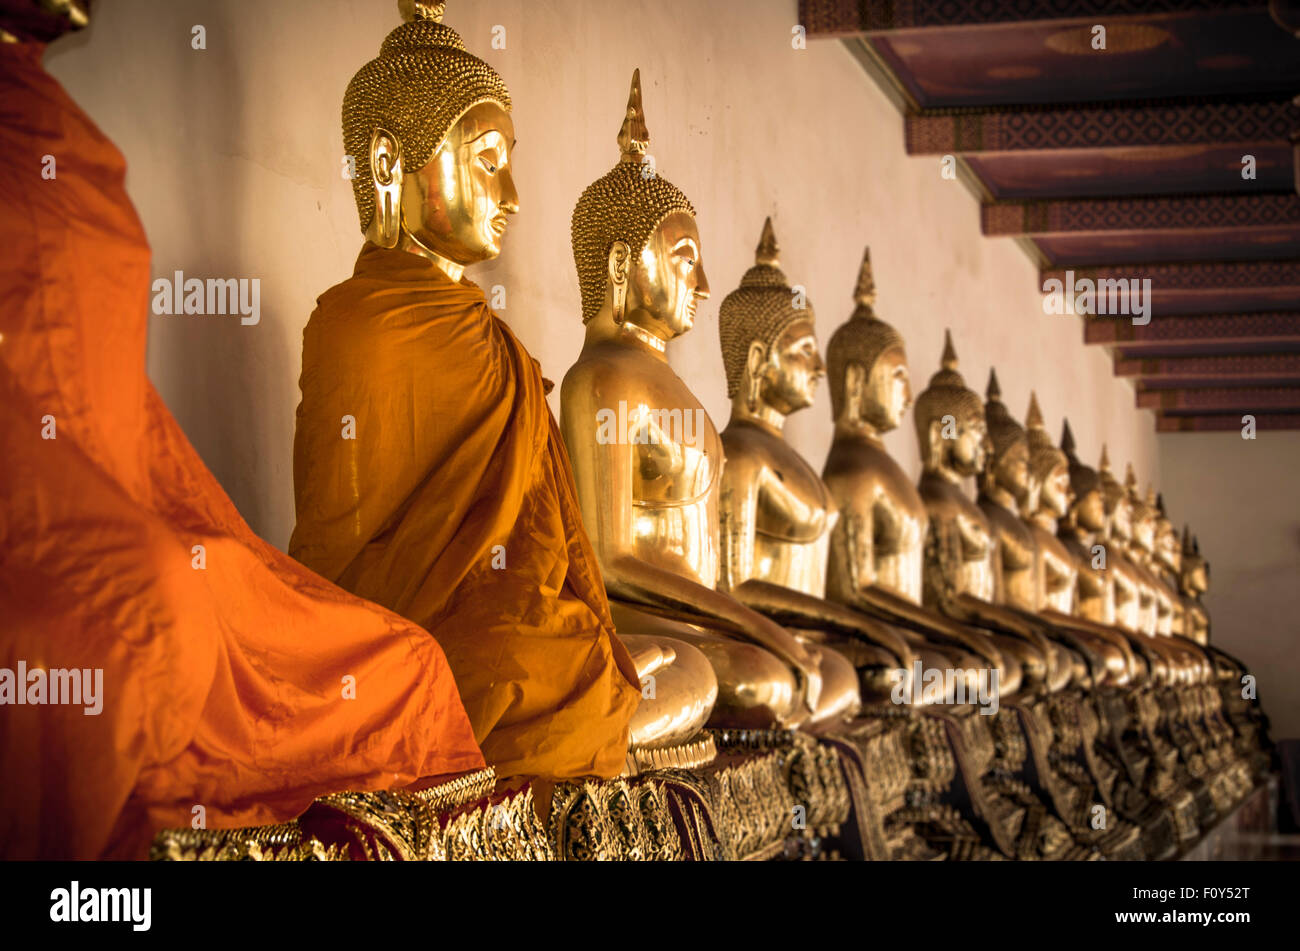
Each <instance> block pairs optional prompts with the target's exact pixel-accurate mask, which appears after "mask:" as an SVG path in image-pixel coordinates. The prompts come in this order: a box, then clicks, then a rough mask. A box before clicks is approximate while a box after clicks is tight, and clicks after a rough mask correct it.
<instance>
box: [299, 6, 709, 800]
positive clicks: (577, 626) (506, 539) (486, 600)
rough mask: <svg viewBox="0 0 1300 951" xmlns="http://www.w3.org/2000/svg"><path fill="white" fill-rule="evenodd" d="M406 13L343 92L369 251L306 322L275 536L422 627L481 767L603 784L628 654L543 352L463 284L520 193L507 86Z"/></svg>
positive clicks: (617, 737)
mask: <svg viewBox="0 0 1300 951" xmlns="http://www.w3.org/2000/svg"><path fill="white" fill-rule="evenodd" d="M401 6H402V8H403V12H404V15H405V17H406V19H407V22H405V23H403V24H402V25H401V26H399V27H398V28H397V29H395V30H393V31H392V33H390V34H389V35H388V37H387V38H386V39H385V40H384V43H383V45H382V47H381V49H380V52H379V55H378V57H377V58H375V59H374V60H372V61H371V62H369V63H367V64H366V65H365V66H363V67H362V68H361V69H360V71H358V72H357V74H356V75H355V76H354V77H353V78H352V81H351V83H349V85H348V89H347V92H346V94H345V96H344V101H343V139H344V145H345V148H346V150H347V153H348V154H349V155H350V156H352V157H353V158H354V159H355V161H356V168H357V175H356V177H355V179H354V180H353V182H352V186H353V191H354V197H355V199H356V205H357V211H358V216H359V219H360V226H361V231H362V233H363V234H364V236H365V244H364V246H363V247H362V250H361V253H360V255H359V257H358V259H357V263H356V266H355V269H354V272H353V275H352V277H351V278H349V279H348V280H346V281H344V282H342V283H341V284H339V285H337V286H335V287H334V288H331V289H330V290H328V291H326V292H325V293H324V294H322V295H321V297H320V298H319V300H318V302H317V308H316V311H315V312H314V313H313V314H312V316H311V319H310V321H309V322H308V324H307V328H306V330H305V331H304V334H303V359H302V376H301V379H300V386H301V390H302V401H301V403H300V404H299V407H298V414H297V427H296V432H295V436H294V488H295V496H296V503H297V516H298V521H297V525H296V527H295V529H294V533H293V538H292V540H291V542H290V552H291V554H293V555H294V557H296V558H297V559H298V560H299V561H301V562H303V563H304V564H306V565H308V566H309V567H311V568H313V569H315V570H316V571H318V572H320V573H321V574H322V575H324V576H325V577H326V578H328V579H329V580H331V581H333V582H335V583H336V584H338V585H339V586H340V587H343V588H345V589H347V590H349V591H351V592H353V593H355V594H358V595H361V596H363V597H365V598H368V599H370V600H372V601H376V602H378V603H380V604H382V605H384V606H385V607H388V608H390V609H392V610H394V611H396V612H397V613H398V614H401V615H403V616H405V617H407V618H410V619H411V620H414V621H416V622H417V623H419V624H420V625H421V626H423V627H424V628H425V629H427V630H428V631H429V632H430V633H431V634H432V635H433V636H434V638H435V639H436V640H437V641H438V643H439V644H441V645H442V648H443V650H444V651H445V653H446V655H447V659H448V661H449V662H450V664H451V667H452V670H453V672H454V673H455V676H456V682H457V684H458V686H459V688H460V694H461V697H462V699H463V701H464V704H465V708H466V711H467V712H468V713H469V716H470V722H471V724H472V726H473V729H474V735H475V738H476V739H477V740H478V742H479V744H480V745H481V746H482V749H483V753H484V755H485V757H486V759H487V761H488V763H489V764H491V765H493V766H495V767H496V770H497V774H498V776H500V777H503V778H505V777H509V776H513V775H528V776H541V777H546V778H555V779H559V778H569V777H578V776H589V775H597V776H607V777H608V776H615V775H618V774H620V773H621V772H622V771H623V770H624V768H625V767H626V756H627V749H628V737H629V724H630V722H631V719H632V717H633V715H634V714H635V713H636V711H637V709H638V706H639V703H640V693H641V691H640V690H639V688H638V675H637V671H636V667H635V664H634V662H633V660H632V658H631V657H630V656H629V654H628V652H627V650H626V649H625V648H624V646H623V645H622V643H621V642H619V641H618V640H617V638H616V637H615V636H614V628H613V622H612V619H611V617H610V614H609V606H608V603H607V601H606V598H605V592H604V588H603V586H602V585H601V582H600V574H599V571H598V567H597V564H596V559H595V555H594V553H593V552H592V549H591V545H590V542H589V541H588V539H587V535H586V533H585V532H584V530H583V525H582V520H581V515H580V511H579V506H578V501H577V497H576V494H575V491H574V486H573V478H572V475H571V472H570V470H569V466H568V462H567V459H566V458H565V454H564V447H563V445H562V443H561V440H560V433H559V428H558V426H557V424H556V422H555V420H554V418H553V417H552V415H551V412H550V409H549V407H548V405H547V402H546V385H545V382H544V381H543V379H542V376H541V372H540V368H539V366H538V364H537V361H535V360H534V359H533V358H532V357H531V356H530V355H529V354H528V352H527V351H526V350H525V349H524V347H523V345H522V344H521V343H520V342H519V340H518V339H517V338H516V337H515V336H514V334H513V333H512V332H511V330H510V328H509V327H508V326H507V325H506V324H505V323H504V322H503V321H502V320H501V319H500V318H499V317H497V316H496V315H495V314H494V313H493V312H492V311H491V309H490V308H489V307H488V305H487V301H486V299H485V298H484V295H483V292H482V290H480V289H479V287H478V286H477V285H475V284H474V283H472V282H470V281H469V280H468V279H466V277H465V271H466V269H467V268H470V267H472V266H474V265H475V264H478V263H480V262H483V261H487V260H490V259H492V258H495V257H497V256H498V255H499V254H500V252H501V248H502V243H503V241H504V238H505V234H506V230H507V225H508V221H509V218H510V216H511V215H513V214H514V213H515V212H516V211H518V208H519V197H518V193H517V191H516V188H515V185H514V178H513V148H514V140H515V134H514V125H513V120H512V118H511V101H510V94H509V91H508V90H507V88H506V84H505V82H504V81H503V80H502V79H501V77H500V76H499V75H498V74H497V73H496V71H495V70H493V69H492V67H490V66H489V65H488V64H487V63H485V62H483V61H482V60H480V59H478V58H477V57H475V56H473V55H472V54H470V53H469V52H467V51H466V49H465V46H464V44H463V43H462V41H461V39H460V37H459V36H458V35H457V34H456V32H455V31H454V30H452V29H451V28H450V27H448V26H447V25H445V24H444V23H442V22H441V16H442V7H443V4H442V3H432V2H424V0H407V2H404V3H403V4H402V5H401ZM647 662H656V661H655V660H654V659H653V658H652V659H651V660H650V661H647ZM660 662H661V661H660ZM697 686H698V692H697V693H696V694H695V698H694V699H693V701H692V704H694V705H697V706H698V705H704V706H707V699H708V692H707V691H708V681H707V677H701V679H700V682H699V684H698V685H697ZM661 696H662V692H661ZM688 706H689V705H688ZM697 719H698V717H697Z"/></svg>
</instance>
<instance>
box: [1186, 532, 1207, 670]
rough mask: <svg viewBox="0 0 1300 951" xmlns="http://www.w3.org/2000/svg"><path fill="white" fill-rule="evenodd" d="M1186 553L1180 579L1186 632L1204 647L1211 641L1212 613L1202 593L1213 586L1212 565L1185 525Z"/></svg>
mask: <svg viewBox="0 0 1300 951" xmlns="http://www.w3.org/2000/svg"><path fill="white" fill-rule="evenodd" d="M1182 545H1183V557H1182V568H1181V570H1180V571H1179V575H1178V583H1179V588H1180V590H1181V591H1182V593H1183V632H1182V633H1183V636H1184V637H1189V638H1191V639H1192V640H1194V641H1196V643H1198V644H1200V645H1201V646H1203V647H1208V646H1209V643H1210V615H1209V612H1208V611H1207V610H1206V609H1205V605H1204V603H1202V600H1201V598H1202V596H1203V595H1204V594H1205V592H1206V591H1208V590H1209V589H1210V566H1209V564H1208V563H1207V562H1206V560H1205V558H1204V557H1203V556H1202V555H1201V546H1200V543H1199V542H1198V541H1197V539H1196V537H1195V536H1194V535H1192V530H1191V528H1189V527H1188V526H1186V525H1184V526H1183V541H1182Z"/></svg>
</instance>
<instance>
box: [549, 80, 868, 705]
mask: <svg viewBox="0 0 1300 951" xmlns="http://www.w3.org/2000/svg"><path fill="white" fill-rule="evenodd" d="M618 143H619V149H620V152H621V153H622V154H621V158H620V160H619V162H618V164H616V165H615V166H614V168H613V169H612V170H610V171H609V172H608V173H607V174H605V175H604V176H602V177H601V178H599V179H597V180H596V181H595V182H594V183H592V184H591V185H590V186H589V187H588V188H587V189H586V191H584V192H583V194H582V197H581V198H580V199H579V200H578V203H577V206H576V207H575V208H574V211H573V255H574V261H575V263H576V265H577V270H578V283H579V288H580V291H581V297H582V310H583V320H584V323H585V324H586V334H585V339H584V342H583V347H582V351H581V353H580V354H579V356H578V360H577V362H576V363H575V364H574V365H573V366H572V367H571V368H570V370H569V372H568V373H567V374H566V375H565V377H564V382H563V384H562V388H561V424H562V428H563V432H564V438H565V441H566V443H567V444H568V449H569V456H570V458H571V460H572V465H573V472H574V478H575V480H576V483H577V488H578V497H579V500H580V502H581V506H582V514H583V519H584V521H585V523H586V524H587V526H588V528H589V529H590V531H591V532H592V534H593V541H594V544H595V550H596V556H597V559H598V561H599V563H600V568H601V573H602V575H603V577H604V581H605V586H606V590H607V591H608V594H609V597H610V601H611V607H612V609H613V616H614V621H615V624H616V626H617V629H618V631H619V635H620V638H621V639H622V640H623V641H624V642H625V643H626V644H628V646H629V648H630V649H631V650H632V651H633V653H634V654H635V653H637V652H639V651H641V650H644V649H651V650H654V649H660V650H661V649H663V648H662V647H657V646H656V645H667V647H669V648H671V649H673V650H677V651H678V652H679V655H680V653H681V651H680V649H679V648H678V647H677V645H678V644H682V645H683V646H691V645H693V646H694V647H696V648H698V650H700V651H702V652H703V654H704V656H706V657H707V659H708V662H709V665H710V666H711V667H712V670H713V672H714V673H715V675H716V678H717V701H716V704H715V705H714V707H713V714H712V717H711V718H710V720H709V722H710V723H711V724H713V725H716V726H734V727H769V726H773V725H775V724H784V725H798V724H800V723H803V722H808V721H810V720H812V721H816V720H819V719H824V718H827V717H834V716H838V715H840V714H842V713H843V712H845V705H844V698H843V697H842V696H839V695H836V694H835V692H834V690H830V691H824V690H823V682H824V680H827V679H829V678H827V677H825V676H824V673H823V660H824V658H823V655H822V653H821V652H820V651H819V650H817V649H816V648H811V647H807V646H805V645H804V644H802V643H800V641H798V640H797V639H796V638H795V637H794V636H793V635H792V634H791V633H790V632H789V631H787V630H786V629H785V628H783V627H781V626H780V625H778V624H777V623H775V622H774V621H772V620H770V619H768V618H767V617H764V616H763V615H762V614H759V613H758V612H756V611H754V610H752V609H751V608H749V607H747V606H745V605H744V604H742V603H741V602H740V601H738V600H737V599H736V598H734V597H733V596H731V595H730V594H727V593H726V592H724V591H719V590H718V588H717V583H718V544H719V517H718V498H719V494H720V491H721V479H720V476H721V471H722V465H723V451H722V442H721V439H720V438H719V436H718V432H717V430H716V429H715V428H714V426H713V423H712V421H711V420H710V419H709V416H708V414H707V413H706V412H705V411H704V408H703V406H702V405H701V404H700V402H699V400H698V399H696V397H695V395H694V394H693V393H692V392H691V390H690V387H688V386H687V385H686V383H685V381H683V380H682V379H681V378H680V377H679V376H678V375H677V374H676V372H674V370H673V368H672V366H671V365H670V364H669V362H668V357H667V352H666V351H667V344H668V342H669V341H670V340H672V339H674V338H677V337H680V336H681V335H683V334H685V333H687V332H688V331H689V330H690V329H691V327H692V326H693V324H694V321H695V312H696V307H697V306H698V303H699V301H700V300H702V299H705V298H707V297H708V295H709V284H708V280H707V278H706V276H705V272H704V262H703V257H702V249H701V243H700V234H699V229H698V227H697V226H696V223H695V209H694V207H693V206H692V205H691V203H690V201H689V200H688V199H687V197H686V196H685V195H684V194H683V193H682V192H681V190H680V189H678V188H677V187H676V186H674V185H672V184H671V183H670V182H669V181H668V180H667V179H666V178H664V177H663V176H662V175H661V174H659V173H657V172H656V171H655V169H654V166H653V165H651V164H650V163H649V162H647V161H644V159H645V157H646V150H647V147H648V144H649V134H648V132H647V130H646V123H645V113H644V111H643V107H642V98H641V82H640V75H639V73H635V74H634V75H633V77H632V89H631V94H630V97H629V100H628V106H627V111H626V114H625V118H624V121H623V125H622V128H621V129H620V130H619V135H618ZM828 662H829V663H834V662H835V661H834V658H829V660H828ZM836 682H837V683H838V681H836Z"/></svg>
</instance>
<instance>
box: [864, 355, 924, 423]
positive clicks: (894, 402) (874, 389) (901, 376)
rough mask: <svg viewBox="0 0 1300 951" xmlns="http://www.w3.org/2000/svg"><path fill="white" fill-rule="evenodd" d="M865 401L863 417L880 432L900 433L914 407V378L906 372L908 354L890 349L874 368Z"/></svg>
mask: <svg viewBox="0 0 1300 951" xmlns="http://www.w3.org/2000/svg"><path fill="white" fill-rule="evenodd" d="M864 395H865V397H866V398H865V399H864V400H863V404H864V405H863V410H864V415H866V413H871V414H872V415H873V416H874V417H875V418H874V419H871V420H869V422H873V423H875V424H876V428H877V429H878V430H880V431H881V432H887V431H889V430H891V429H897V428H898V426H899V424H901V423H902V421H903V414H904V413H906V412H907V411H908V409H909V408H910V407H911V405H912V377H911V374H909V373H908V371H907V354H906V353H904V352H903V348H902V347H890V348H889V349H888V350H886V351H885V352H884V353H882V354H881V355H880V359H878V360H877V361H876V365H875V366H873V367H872V368H871V375H870V376H868V377H867V385H866V392H865V394H864Z"/></svg>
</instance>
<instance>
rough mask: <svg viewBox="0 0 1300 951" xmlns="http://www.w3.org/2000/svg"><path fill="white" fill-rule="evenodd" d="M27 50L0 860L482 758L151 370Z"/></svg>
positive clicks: (6, 520) (439, 656)
mask: <svg viewBox="0 0 1300 951" xmlns="http://www.w3.org/2000/svg"><path fill="white" fill-rule="evenodd" d="M42 49H43V48H42V47H40V46H39V45H37V44H4V45H0V160H2V161H3V164H4V171H3V174H2V175H0V247H3V249H4V252H3V254H0V701H3V704H4V705H2V706H0V777H3V780H2V781H0V857H3V858H5V859H15V858H96V857H117V858H138V857H144V856H145V855H146V854H147V852H148V845H149V841H150V839H151V838H152V836H153V835H154V833H155V832H156V831H157V830H158V829H160V828H164V827H178V826H179V827H190V826H197V825H198V820H199V819H200V818H201V819H202V820H203V822H204V824H206V826H207V827H208V828H228V827H232V826H242V825H254V824H264V823H270V822H280V821H284V820H287V819H290V818H292V817H294V816H296V815H298V814H300V813H301V812H302V811H303V810H304V809H306V807H307V806H309V805H310V804H311V802H312V800H313V799H315V798H316V797H317V796H319V795H322V794H324V793H327V792H334V791H341V790H347V789H353V790H364V789H378V788H391V787H394V786H400V785H407V784H409V783H411V782H414V781H415V780H417V779H419V778H422V777H429V776H446V775H448V774H452V773H460V772H465V771H467V770H472V769H477V768H480V767H481V766H482V765H483V759H482V755H481V753H480V751H479V749H478V747H477V745H476V744H475V742H474V738H473V733H472V731H471V729H470V724H469V720H468V719H467V717H466V715H465V711H464V708H463V707H462V705H461V702H460V699H459V697H458V695H457V692H456V686H455V682H454V680H453V678H452V675H451V671H450V670H449V669H448V666H447V662H446V659H445V658H444V656H443V653H442V651H441V650H440V649H439V648H438V645H437V644H436V643H435V642H434V641H433V640H432V639H431V638H430V637H429V636H428V634H427V633H426V632H424V631H422V630H420V629H419V628H418V627H416V626H415V625H414V624H411V623H410V622H409V621H407V620H405V619H403V618H400V617H398V616H397V615H395V614H392V613H390V612H388V611H385V610H383V609H381V608H379V607H378V606H376V605H373V604H366V603H365V602H363V601H361V600H359V599H358V598H356V597H354V596H353V595H350V594H347V593H346V592H344V591H342V590H340V589H339V588H337V587H335V586H334V585H331V584H329V583H328V582H326V581H325V580H324V579H322V578H320V577H319V576H317V575H314V574H312V573H311V572H310V571H308V570H306V569H305V568H303V567H302V565H300V564H298V563H297V562H296V561H294V560H293V559H291V558H289V557H288V556H287V555H284V554H283V553H281V552H279V551H277V550H276V549H274V548H273V547H271V546H270V545H268V544H266V543H265V542H263V541H262V540H261V539H259V538H258V537H257V536H256V535H254V534H253V532H252V531H251V530H250V529H249V528H248V526H247V525H246V524H245V523H244V521H243V519H241V518H240V516H239V513H238V512H237V511H236V510H235V508H234V506H233V504H232V503H231V502H230V500H229V499H228V498H227V497H226V495H225V493H224V492H223V491H222V490H221V487H220V486H219V485H218V483H217V481H216V479H215V478H214V477H213V476H212V474H211V473H209V472H208V470H207V469H206V468H205V467H204V465H203V463H202V462H201V461H200V459H199V457H198V455H197V454H196V453H195V452H194V450H193V448H192V447H191V446H190V445H189V443H188V442H187V441H186V439H185V436H184V434H183V433H182V432H181V430H180V427H179V426H178V425H177V423H176V421H175V420H174V419H173V418H172V417H171V415H170V414H169V413H168V412H167V409H166V407H165V406H164V405H163V403H162V401H161V400H160V399H159V397H158V395H157V393H156V392H155V391H154V389H153V387H152V386H151V385H150V383H149V381H148V379H147V377H146V375H145V362H144V361H145V337H146V333H147V326H146V325H147V315H148V312H149V302H150V283H149V248H148V245H147V244H146V242H145V236H144V232H143V230H142V228H141V226H140V222H139V219H138V218H137V217H136V214H135V210H134V209H133V208H132V206H131V203H130V201H129V199H128V198H127V195H126V191H125V188H124V187H123V181H124V176H125V164H124V162H123V160H122V156H121V155H120V154H119V153H118V151H117V150H116V149H115V148H114V147H113V145H112V143H110V142H109V141H108V140H107V139H106V138H105V137H104V136H103V134H102V133H100V131H99V130H98V129H97V128H96V127H95V126H94V124H93V123H92V122H91V121H90V120H89V119H88V118H87V117H86V116H85V115H84V113H82V112H81V110H80V109H79V108H78V107H77V106H76V104H75V103H74V102H73V101H72V100H71V99H70V98H69V97H68V96H67V94H66V93H65V92H64V91H63V89H62V88H61V87H60V86H59V84H58V83H57V82H55V81H54V80H53V79H52V78H51V77H49V76H48V75H47V74H46V73H45V71H44V70H43V68H42V67H41V63H40V56H41V53H42ZM45 156H52V157H53V159H54V163H55V164H54V165H53V168H54V170H55V171H54V176H53V177H51V178H45V177H43V176H42V174H41V173H42V169H43V168H46V167H49V163H48V160H44V159H43V157H45ZM172 319H178V318H172ZM208 319H220V318H208ZM261 330H262V328H258V329H257V330H256V331H250V330H249V329H247V328H242V327H240V325H239V324H238V323H237V322H235V323H232V325H231V329H230V332H231V333H249V332H260V331H261ZM197 546H202V548H201V549H200V548H198V547H197ZM24 667H25V668H26V670H28V671H32V670H33V669H36V668H40V669H43V670H47V671H50V672H51V673H50V675H49V676H45V675H41V676H34V675H32V674H28V678H27V679H29V681H30V682H29V683H27V684H16V683H15V680H14V679H13V678H14V676H15V674H16V672H17V671H18V670H20V669H23V668H24ZM56 671H71V672H73V674H74V675H79V676H75V677H74V678H68V677H67V676H66V675H62V674H61V675H60V676H61V677H63V678H64V679H63V683H62V686H61V690H60V696H61V698H62V699H64V700H65V701H67V700H68V699H69V698H71V701H72V702H62V703H59V704H54V703H52V702H51V701H52V700H53V699H54V697H53V691H54V682H55V677H54V676H53V674H54V672H56ZM97 671H99V672H100V673H98V674H97V673H96V672H97ZM6 674H8V675H9V676H8V677H6ZM72 679H75V680H76V688H77V689H76V691H75V692H74V691H72V688H71V686H70V685H71V682H72ZM97 682H98V684H99V686H98V687H96V683H97ZM6 684H7V685H8V686H9V687H11V688H15V687H16V688H17V689H22V690H25V691H26V692H25V694H24V696H23V699H24V701H25V702H24V703H23V704H22V705H18V704H17V697H16V696H15V694H14V692H13V690H12V689H11V690H10V691H8V692H6V689H5V688H6ZM87 691H88V692H91V693H95V694H96V695H97V696H96V697H95V698H94V702H93V703H92V698H91V697H89V696H87V695H86V692H87ZM77 693H80V694H81V695H80V696H77ZM96 705H97V706H98V707H99V710H98V712H90V711H93V708H94V706H96ZM197 807H202V808H201V810H200V809H199V808H197Z"/></svg>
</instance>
